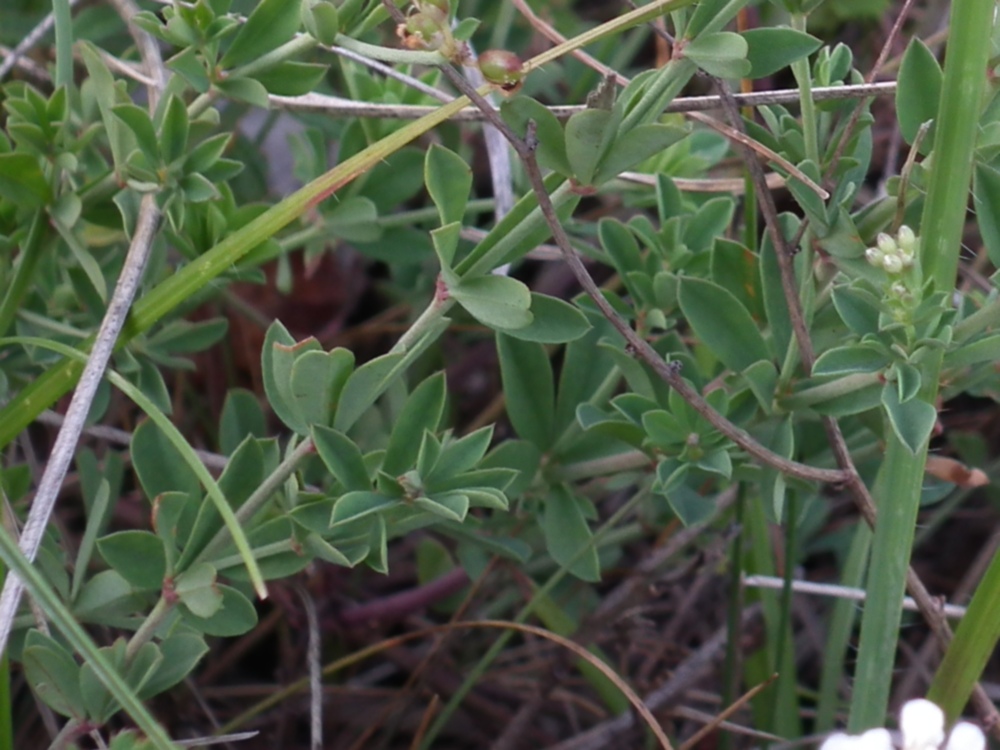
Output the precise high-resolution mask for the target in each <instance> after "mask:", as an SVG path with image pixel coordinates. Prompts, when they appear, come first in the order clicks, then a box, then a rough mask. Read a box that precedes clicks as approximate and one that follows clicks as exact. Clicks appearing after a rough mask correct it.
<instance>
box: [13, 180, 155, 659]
mask: <svg viewBox="0 0 1000 750" xmlns="http://www.w3.org/2000/svg"><path fill="white" fill-rule="evenodd" d="M159 220H160V212H159V211H158V210H157V208H156V197H155V196H154V195H152V194H147V195H146V196H144V197H143V199H142V204H141V207H140V210H139V220H138V222H137V223H136V229H135V235H134V236H133V237H132V243H131V245H130V246H129V250H128V255H127V256H126V258H125V265H124V266H123V267H122V272H121V276H119V277H118V283H117V285H116V286H115V291H114V293H113V294H112V296H111V302H110V303H109V304H108V310H107V312H106V313H105V315H104V320H103V321H102V322H101V327H100V329H99V330H98V332H97V337H96V339H95V340H94V347H93V349H92V350H91V352H90V357H89V358H88V360H87V365H86V367H84V369H83V374H82V375H81V376H80V382H79V384H78V385H77V387H76V391H74V393H73V399H72V401H70V405H69V408H68V409H67V410H66V418H65V422H64V423H63V426H62V429H61V430H59V435H58V436H57V437H56V441H55V444H54V445H53V447H52V452H51V454H50V456H49V463H48V465H47V466H46V467H45V472H44V473H43V474H42V478H41V480H40V481H39V483H38V490H37V491H36V492H35V500H34V502H33V503H32V506H31V511H30V513H29V514H28V520H27V522H26V523H25V525H24V531H23V532H22V534H21V542H20V546H21V550H22V551H23V552H24V554H25V556H26V557H27V558H28V559H29V560H34V559H35V555H36V554H37V553H38V548H39V546H40V545H41V541H42V535H43V534H44V532H45V527H46V526H47V525H48V522H49V518H50V517H51V516H52V511H53V509H54V508H55V504H56V498H57V497H58V495H59V488H60V487H61V486H62V482H63V479H64V478H65V476H66V471H67V469H68V468H69V464H70V461H71V460H72V459H73V453H74V451H75V449H76V444H77V441H78V440H79V438H80V433H81V432H82V431H83V427H84V422H86V419H87V414H88V413H89V412H90V407H91V404H92V403H93V401H94V396H95V394H96V393H97V387H98V385H100V382H101V378H102V377H103V376H104V370H105V368H106V367H107V365H108V361H109V360H110V359H111V354H112V353H113V352H114V348H115V342H117V340H118V334H119V333H120V332H121V329H122V326H123V325H124V324H125V318H126V316H127V315H128V311H129V308H130V307H131V306H132V300H133V299H134V298H135V293H136V290H137V289H138V287H139V281H140V280H141V278H142V271H143V269H144V268H145V266H146V259H147V258H148V257H149V250H150V248H151V247H152V245H153V238H154V236H155V235H156V229H157V226H158V225H159ZM23 590H24V584H23V583H22V582H21V580H20V579H19V578H18V577H17V576H15V575H14V574H13V573H10V574H8V576H7V580H6V581H5V583H4V587H3V593H2V594H0V653H3V652H4V650H5V649H6V647H7V639H8V637H9V636H10V631H11V627H12V625H13V622H14V614H15V613H16V612H17V605H18V603H19V601H20V599H21V592H22V591H23Z"/></svg>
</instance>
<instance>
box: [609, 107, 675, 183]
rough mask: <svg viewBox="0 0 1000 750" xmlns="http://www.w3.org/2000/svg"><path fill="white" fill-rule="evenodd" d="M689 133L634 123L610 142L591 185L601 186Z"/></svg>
mask: <svg viewBox="0 0 1000 750" xmlns="http://www.w3.org/2000/svg"><path fill="white" fill-rule="evenodd" d="M689 132H690V131H689V130H688V129H687V128H683V127H679V126H677V125H666V124H663V123H654V122H651V123H647V124H645V125H637V126H636V127H634V128H632V129H631V130H630V131H628V134H627V135H625V136H623V137H621V138H617V139H616V140H615V141H614V142H613V143H612V145H611V148H610V149H609V150H608V153H607V154H606V155H605V156H604V158H602V159H601V163H600V166H599V167H598V169H597V175H596V176H595V177H594V184H595V185H601V184H603V183H604V182H607V181H608V180H610V179H611V178H612V177H617V176H618V175H619V174H621V173H622V172H624V171H626V170H628V169H631V168H632V167H634V166H636V165H637V164H639V163H640V162H642V161H645V160H646V159H648V158H649V157H651V156H654V155H655V154H658V153H660V152H661V151H663V150H664V149H665V148H668V147H670V146H672V145H674V144H675V143H677V142H678V141H679V140H681V139H682V138H684V136H686V135H687V134H688V133H689Z"/></svg>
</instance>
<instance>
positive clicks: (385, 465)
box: [382, 372, 447, 476]
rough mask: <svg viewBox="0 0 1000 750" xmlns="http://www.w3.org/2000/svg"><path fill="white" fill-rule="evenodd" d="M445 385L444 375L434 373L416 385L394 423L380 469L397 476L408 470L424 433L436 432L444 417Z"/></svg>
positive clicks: (414, 459)
mask: <svg viewBox="0 0 1000 750" xmlns="http://www.w3.org/2000/svg"><path fill="white" fill-rule="evenodd" d="M446 396H447V385H446V381H445V374H444V373H443V372H439V373H436V374H434V375H432V376H431V377H429V378H427V379H426V380H424V381H423V382H422V383H421V384H420V385H419V386H417V387H416V388H415V389H414V391H413V393H411V394H410V397H409V398H408V399H407V400H406V404H405V405H404V406H403V409H402V411H401V412H400V413H399V415H398V416H397V417H396V419H395V421H394V422H393V427H392V434H391V435H390V436H389V445H388V446H387V447H386V451H385V458H383V460H382V470H383V471H385V472H386V473H387V474H390V475H393V476H398V475H400V474H402V473H403V472H404V471H406V470H408V469H410V468H411V467H412V466H413V463H414V462H415V461H416V459H417V451H418V450H419V449H420V442H421V440H422V439H423V436H424V433H425V432H435V431H436V430H437V428H438V425H439V424H440V423H441V416H442V415H443V414H444V405H445V398H446Z"/></svg>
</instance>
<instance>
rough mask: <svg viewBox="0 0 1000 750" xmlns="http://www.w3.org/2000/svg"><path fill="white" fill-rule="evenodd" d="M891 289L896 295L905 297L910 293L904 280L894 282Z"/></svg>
mask: <svg viewBox="0 0 1000 750" xmlns="http://www.w3.org/2000/svg"><path fill="white" fill-rule="evenodd" d="M889 291H890V292H891V293H892V295H893V296H894V297H905V296H906V295H908V294H909V293H910V290H909V289H907V288H906V284H904V283H903V282H902V281H896V282H893V285H892V286H891V287H889Z"/></svg>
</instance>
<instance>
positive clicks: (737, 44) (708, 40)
mask: <svg viewBox="0 0 1000 750" xmlns="http://www.w3.org/2000/svg"><path fill="white" fill-rule="evenodd" d="M747 51H748V45H747V41H746V39H744V38H743V37H741V36H740V35H739V34H734V33H733V32H731V31H717V32H715V33H714V34H702V35H701V36H699V37H697V38H696V39H692V40H691V41H690V42H688V43H687V45H686V46H685V47H684V57H686V58H687V59H688V60H690V61H691V62H693V63H694V64H695V65H697V66H698V67H699V68H701V69H702V70H704V71H705V72H706V73H708V74H709V75H713V76H717V77H719V78H744V77H746V76H747V75H748V74H749V73H750V61H749V60H747Z"/></svg>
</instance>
